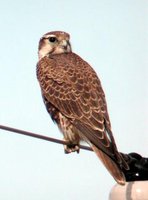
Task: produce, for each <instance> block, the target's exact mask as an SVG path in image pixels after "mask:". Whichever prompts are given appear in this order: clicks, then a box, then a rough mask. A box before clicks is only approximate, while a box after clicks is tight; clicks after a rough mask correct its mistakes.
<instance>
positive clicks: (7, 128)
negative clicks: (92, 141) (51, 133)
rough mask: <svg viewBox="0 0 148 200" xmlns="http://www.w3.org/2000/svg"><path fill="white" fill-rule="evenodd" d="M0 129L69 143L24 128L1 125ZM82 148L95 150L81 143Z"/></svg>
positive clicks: (55, 141) (59, 142)
mask: <svg viewBox="0 0 148 200" xmlns="http://www.w3.org/2000/svg"><path fill="white" fill-rule="evenodd" d="M0 129H2V130H5V131H9V132H14V133H18V134H21V135H26V136H30V137H34V138H38V139H42V140H46V141H50V142H54V143H58V144H63V145H64V144H67V143H66V141H63V140H59V139H55V138H51V137H47V136H44V135H40V134H36V133H32V132H28V131H24V130H20V129H16V128H12V127H8V126H3V125H0ZM80 148H81V149H83V150H88V151H93V150H92V149H91V148H90V147H88V146H84V145H80Z"/></svg>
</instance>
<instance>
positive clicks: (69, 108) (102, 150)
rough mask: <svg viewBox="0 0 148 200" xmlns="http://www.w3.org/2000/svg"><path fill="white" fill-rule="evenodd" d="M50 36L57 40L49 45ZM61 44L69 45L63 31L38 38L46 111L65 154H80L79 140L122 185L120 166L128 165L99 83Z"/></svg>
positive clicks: (38, 73)
mask: <svg viewBox="0 0 148 200" xmlns="http://www.w3.org/2000/svg"><path fill="white" fill-rule="evenodd" d="M50 35H51V36H55V37H56V39H57V41H56V42H51V41H49V42H48V41H47V40H50V39H49V38H50ZM61 41H62V42H63V41H64V43H60V42H61ZM66 42H67V43H66ZM48 43H49V44H48ZM61 44H67V45H70V43H69V35H68V34H67V33H65V32H60V31H58V32H49V33H47V34H45V35H44V36H43V37H42V38H41V40H40V43H39V58H40V60H39V62H38V64H37V77H38V80H39V83H40V86H41V91H42V95H43V99H44V102H45V105H46V108H47V111H48V112H49V114H50V115H51V117H52V119H53V120H54V121H55V122H56V123H57V125H58V126H59V128H60V130H61V132H62V133H63V135H64V139H65V140H66V141H67V142H68V143H69V145H67V146H66V147H65V151H66V152H67V153H69V152H72V151H79V142H80V140H81V139H83V140H85V141H86V142H88V143H89V145H90V146H91V147H92V148H93V150H94V151H95V153H96V154H97V156H98V157H99V158H100V159H101V160H102V162H103V164H104V165H105V166H106V168H107V169H108V170H109V172H110V173H111V174H112V176H113V177H114V178H115V180H116V181H117V182H118V183H120V184H124V183H125V178H124V175H123V173H122V171H121V169H120V167H121V166H122V167H124V168H126V169H127V168H128V166H127V164H126V162H125V161H124V160H123V158H122V157H121V155H120V154H119V153H118V151H117V148H116V144H115V141H114V138H113V135H112V131H111V124H110V120H109V116H108V112H107V106H106V100H105V95H104V92H103V90H102V86H101V83H100V80H99V78H98V77H97V75H96V73H95V71H94V70H93V69H92V67H91V66H90V65H89V64H88V63H87V62H85V61H84V60H83V59H82V58H80V57H79V56H78V55H76V54H75V53H73V52H72V51H71V47H70V46H68V47H67V46H66V45H65V46H64V45H63V46H62V45H61ZM48 45H49V46H48ZM62 49H63V51H62ZM44 52H45V55H44ZM58 52H59V53H58ZM40 54H41V56H40Z"/></svg>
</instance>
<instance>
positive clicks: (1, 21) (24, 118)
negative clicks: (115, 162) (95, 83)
mask: <svg viewBox="0 0 148 200" xmlns="http://www.w3.org/2000/svg"><path fill="white" fill-rule="evenodd" d="M0 8H1V9H0V10H1V12H0V16H1V17H0V38H1V42H0V44H1V48H0V55H1V56H0V57H1V64H0V91H1V92H0V124H2V125H7V126H11V127H15V128H19V129H23V130H27V131H32V132H35V133H40V134H44V135H47V136H50V137H55V138H60V139H62V135H61V134H60V132H59V130H58V129H57V127H56V126H55V125H54V124H53V122H52V121H51V119H50V117H49V115H48V113H47V112H46V109H45V107H44V104H43V102H42V98H41V94H40V88H39V85H38V82H37V80H36V63H37V60H38V57H37V48H38V41H39V38H40V37H41V36H42V35H43V34H44V33H46V32H48V31H54V30H63V31H66V32H68V33H70V34H71V43H72V47H73V51H74V52H76V53H77V54H79V55H80V56H81V57H82V58H83V59H85V60H86V61H87V62H89V63H90V64H91V65H92V66H93V68H94V69H95V71H96V72H97V74H98V75H99V77H100V79H101V81H102V85H103V88H104V91H105V93H106V99H107V103H108V109H109V113H110V119H111V122H112V128H113V133H114V137H115V139H116V142H117V146H118V149H119V150H120V151H122V152H124V153H129V152H133V151H135V152H138V153H140V154H142V155H143V156H146V157H148V153H147V151H148V134H147V132H148V89H147V86H148V59H147V54H148V1H147V0H103V1H102V0H91V1H86V0H74V1H70V0H57V1H56V0H55V1H51V0H48V1H47V0H46V1H45V0H40V1H39V0H30V1H29V0H25V1H24V0H23V1H21V0H19V1H18V0H15V1H11V0H5V1H1V3H0ZM114 184H115V181H114V180H113V178H112V177H111V176H110V174H109V173H108V172H107V171H106V169H105V168H104V167H103V165H102V163H101V162H100V161H98V158H97V157H96V156H95V154H94V153H92V152H88V151H84V150H81V152H80V154H79V155H78V154H76V153H75V154H71V155H65V154H64V151H63V146H62V145H58V144H54V143H50V142H47V141H42V140H38V139H34V138H30V137H27V136H21V135H17V134H14V133H10V132H6V131H3V130H0V199H2V200H10V199H11V200H50V199H54V200H107V199H108V195H109V192H110V190H111V188H112V187H113V185H114Z"/></svg>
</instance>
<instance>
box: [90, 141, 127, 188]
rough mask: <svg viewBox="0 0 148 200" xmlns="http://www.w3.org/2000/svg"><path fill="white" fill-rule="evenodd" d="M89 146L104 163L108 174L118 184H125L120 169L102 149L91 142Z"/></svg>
mask: <svg viewBox="0 0 148 200" xmlns="http://www.w3.org/2000/svg"><path fill="white" fill-rule="evenodd" d="M91 146H92V149H93V150H94V152H95V153H96V154H97V156H98V157H99V159H100V160H101V161H102V163H103V164H104V166H105V167H106V168H107V170H108V171H109V172H110V174H111V175H112V176H113V177H114V179H115V180H116V181H117V183H119V184H120V185H125V182H126V179H125V176H124V174H123V172H122V171H121V169H120V168H119V167H118V165H117V164H116V163H115V162H114V161H113V160H112V159H111V158H110V157H109V156H107V155H106V154H105V153H104V152H103V151H101V150H99V149H98V148H97V147H96V146H95V145H93V144H92V145H91Z"/></svg>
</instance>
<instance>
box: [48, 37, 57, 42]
mask: <svg viewBox="0 0 148 200" xmlns="http://www.w3.org/2000/svg"><path fill="white" fill-rule="evenodd" d="M55 41H57V39H56V37H50V38H49V42H55Z"/></svg>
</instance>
